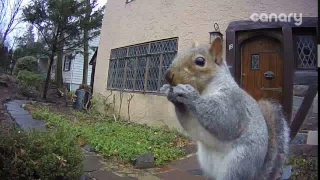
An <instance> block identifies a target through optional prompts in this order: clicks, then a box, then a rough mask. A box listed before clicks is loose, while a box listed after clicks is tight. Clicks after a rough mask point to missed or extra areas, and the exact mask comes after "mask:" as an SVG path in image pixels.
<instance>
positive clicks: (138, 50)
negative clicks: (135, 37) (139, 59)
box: [128, 44, 149, 57]
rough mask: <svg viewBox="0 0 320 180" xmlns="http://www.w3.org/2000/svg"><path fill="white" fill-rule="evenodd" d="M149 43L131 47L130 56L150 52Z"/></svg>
mask: <svg viewBox="0 0 320 180" xmlns="http://www.w3.org/2000/svg"><path fill="white" fill-rule="evenodd" d="M148 49H149V44H143V45H138V46H132V47H129V54H128V55H129V57H134V56H141V55H146V54H148Z"/></svg>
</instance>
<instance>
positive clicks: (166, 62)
mask: <svg viewBox="0 0 320 180" xmlns="http://www.w3.org/2000/svg"><path fill="white" fill-rule="evenodd" d="M175 55H176V53H170V54H163V61H162V66H161V78H160V87H161V86H162V85H164V74H165V72H166V71H167V69H168V68H169V66H170V64H171V63H172V61H173V59H174V57H175Z"/></svg>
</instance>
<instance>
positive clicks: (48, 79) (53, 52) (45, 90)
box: [42, 50, 55, 99]
mask: <svg viewBox="0 0 320 180" xmlns="http://www.w3.org/2000/svg"><path fill="white" fill-rule="evenodd" d="M54 54H55V50H53V51H52V52H51V55H50V63H49V67H48V70H47V78H46V82H45V84H44V90H43V96H42V98H43V99H47V91H48V86H49V81H50V75H51V67H52V64H53V60H54Z"/></svg>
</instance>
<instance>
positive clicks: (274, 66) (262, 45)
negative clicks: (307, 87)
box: [241, 36, 283, 103]
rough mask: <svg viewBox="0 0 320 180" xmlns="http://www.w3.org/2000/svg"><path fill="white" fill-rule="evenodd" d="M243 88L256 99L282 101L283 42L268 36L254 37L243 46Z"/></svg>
mask: <svg viewBox="0 0 320 180" xmlns="http://www.w3.org/2000/svg"><path fill="white" fill-rule="evenodd" d="M241 74H242V78H241V81H242V88H243V89H244V90H245V91H247V92H248V93H249V94H250V95H251V96H252V97H253V98H255V99H256V100H259V99H265V98H267V99H270V98H272V99H274V100H276V101H278V102H279V103H282V99H283V98H282V97H283V93H282V92H283V54H282V48H281V43H280V42H279V41H277V40H275V39H273V38H270V37H266V36H259V37H254V38H252V39H250V40H248V41H247V42H245V43H244V44H243V46H242V48H241Z"/></svg>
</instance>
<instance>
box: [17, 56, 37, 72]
mask: <svg viewBox="0 0 320 180" xmlns="http://www.w3.org/2000/svg"><path fill="white" fill-rule="evenodd" d="M21 70H27V71H31V72H37V71H38V62H37V59H36V58H35V57H32V56H25V57H23V58H20V59H18V60H17V62H16V64H15V66H14V69H13V74H14V75H16V76H17V75H18V73H19V71H21Z"/></svg>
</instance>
